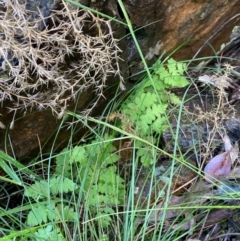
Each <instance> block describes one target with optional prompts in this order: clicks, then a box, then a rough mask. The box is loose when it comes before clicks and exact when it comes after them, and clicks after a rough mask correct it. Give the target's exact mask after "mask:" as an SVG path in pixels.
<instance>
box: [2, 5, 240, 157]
mask: <svg viewBox="0 0 240 241" xmlns="http://www.w3.org/2000/svg"><path fill="white" fill-rule="evenodd" d="M79 2H80V3H81V4H83V5H86V6H88V7H91V8H93V9H95V10H98V11H101V12H103V13H105V14H108V15H110V16H113V17H115V18H117V19H120V20H121V21H124V20H123V13H122V11H121V9H120V6H118V5H117V1H115V0H108V1H107V0H97V1H90V0H80V1H79ZM24 3H26V5H25V4H24ZM123 3H124V6H125V8H126V10H127V12H128V14H129V17H130V19H131V22H132V24H133V26H134V28H135V30H137V31H136V37H137V39H138V41H139V44H140V46H141V48H142V51H143V54H144V56H145V58H146V60H147V61H148V63H149V64H151V63H153V62H154V61H155V60H156V58H157V57H158V55H160V54H161V53H162V52H163V51H164V50H165V51H166V54H169V53H171V51H173V50H175V49H176V48H177V47H178V46H179V45H181V44H183V43H185V45H184V46H183V47H182V48H180V49H179V50H178V51H177V52H176V53H175V54H174V57H175V58H177V59H190V58H191V57H193V56H194V55H195V54H196V53H197V52H198V50H201V52H200V54H201V55H212V54H213V53H214V52H213V49H215V50H218V49H219V47H220V45H221V44H222V43H224V42H228V39H229V36H230V33H231V31H232V28H233V27H234V26H235V25H237V23H238V22H239V17H234V16H235V15H236V14H237V13H238V6H239V5H238V4H239V3H238V1H237V0H232V1H226V0H219V1H217V2H216V1H211V0H206V1H197V0H195V1H193V0H192V1H191V0H178V1H173V0H166V1H157V0H150V1H145V0H138V1H135V0H125V1H123ZM4 4H5V3H1V6H0V11H1V14H2V15H3V16H4V18H1V19H0V25H1V26H2V29H4V33H3V34H2V35H1V39H2V40H4V41H5V43H10V44H9V45H8V46H7V47H6V48H5V49H4V50H5V52H3V51H0V55H1V58H0V62H1V67H2V68H1V70H0V84H1V92H0V94H1V95H0V100H1V103H2V105H1V116H0V124H1V125H4V126H5V127H6V129H0V138H1V139H0V149H1V150H4V151H7V152H8V153H9V154H11V155H13V154H14V155H15V156H16V157H18V158H23V157H26V156H27V155H33V154H35V153H37V152H38V151H39V148H40V146H43V145H44V143H46V141H47V140H49V142H48V144H46V145H44V147H45V150H46V151H49V150H50V149H51V147H52V139H51V137H52V136H53V135H54V133H55V131H56V130H57V129H58V127H59V125H60V123H61V120H60V119H57V118H56V115H55V116H54V115H53V114H52V112H53V108H54V107H55V106H54V105H52V106H50V107H49V106H47V105H45V106H43V107H42V106H39V105H37V104H36V105H31V104H29V102H26V101H25V102H24V100H25V99H24V98H26V97H28V96H29V94H30V93H31V95H33V96H34V94H35V95H36V94H37V93H38V92H39V91H40V92H41V91H42V92H41V93H42V95H41V97H42V96H44V94H45V95H46V92H47V91H49V90H50V92H49V93H51V91H52V92H54V91H56V86H58V84H56V80H58V78H60V77H61V78H62V79H61V81H62V83H65V82H64V81H66V83H70V85H72V83H73V82H74V81H78V80H79V78H80V77H79V76H78V72H77V71H78V69H79V68H80V67H81V66H82V65H83V63H86V62H84V60H85V59H84V57H86V56H84V55H83V54H82V53H79V52H75V51H74V48H69V49H65V52H64V53H60V52H57V51H59V47H58V48H57V49H58V50H57V51H53V52H52V53H55V52H57V55H56V59H57V58H58V59H59V61H60V60H61V61H60V63H59V64H58V65H56V63H52V62H47V60H48V58H49V57H48V56H49V55H48V54H49V53H51V51H50V50H52V49H53V46H54V45H58V44H59V46H60V44H61V46H64V44H65V42H64V41H66V42H70V41H71V38H73V37H72V35H71V31H72V30H71V31H70V30H69V31H70V32H67V34H68V35H66V38H65V40H64V41H63V42H62V43H59V42H56V43H51V41H49V40H50V39H51V38H50V37H49V38H48V41H49V42H48V41H47V40H44V41H45V42H41V41H40V40H41V39H42V35H41V33H42V34H43V33H49V36H53V35H54V34H55V35H57V34H59V33H60V34H63V35H64V33H65V34H66V32H65V31H64V28H63V27H59V25H60V23H61V24H63V22H64V21H66V19H69V18H68V16H67V15H64V14H65V13H64V12H63V13H62V15H61V16H60V15H59V14H60V12H59V14H56V10H57V11H61V10H62V9H64V8H65V7H66V4H67V3H66V2H61V1H59V0H56V1H50V2H49V1H45V0H42V1H24V0H21V1H19V7H20V8H21V9H22V10H24V9H27V11H28V10H31V14H30V13H29V14H30V15H26V16H25V15H23V16H25V17H26V21H29V22H30V23H34V24H35V25H34V24H32V25H31V28H34V27H35V28H36V29H35V30H34V31H38V35H37V36H39V38H34V41H32V42H31V43H30V44H29V42H30V39H29V38H27V37H26V36H25V35H24V32H22V33H21V31H19V29H18V28H15V27H14V21H12V20H13V19H12V16H13V15H11V14H10V13H9V14H5V13H6V9H8V10H9V9H11V7H12V8H14V6H15V7H16V5H14V4H12V2H11V1H8V4H10V7H9V6H6V5H4ZM69 8H70V9H74V7H72V6H71V7H69ZM39 10H40V13H39V12H38V11H39ZM32 11H33V12H32ZM4 14H5V15H4ZM75 14H76V15H74V16H75V18H73V19H76V16H78V17H81V16H82V15H83V14H84V13H83V12H79V13H75ZM41 15H42V16H44V18H45V20H44V21H43V20H42V19H40V20H38V21H37V20H36V19H38V17H39V16H41ZM21 17H22V16H21ZM231 17H234V18H233V19H232V20H231V21H229V20H230V18H231ZM3 21H8V22H3ZM34 21H35V22H34ZM71 21H73V20H71ZM84 21H85V22H84V25H82V26H80V25H75V26H78V27H79V32H81V31H83V34H84V36H85V37H86V36H88V37H93V38H98V37H101V35H102V34H111V31H112V33H114V38H116V39H122V40H121V41H120V42H119V43H118V44H119V47H120V49H121V50H122V52H121V53H120V52H118V51H117V49H116V52H115V53H116V54H118V55H119V57H120V58H122V59H123V60H124V61H120V62H119V66H116V65H114V63H115V62H116V60H117V59H114V57H113V56H111V58H112V63H113V68H112V69H110V72H111V71H112V74H111V73H110V72H109V76H108V78H107V79H106V83H104V85H107V86H110V87H111V88H109V89H108V90H107V91H104V96H105V98H99V99H98V103H97V104H96V106H95V107H94V108H93V110H92V114H93V115H100V114H101V112H102V110H103V109H104V108H105V107H106V105H107V103H108V102H109V100H111V98H112V97H113V96H114V94H115V91H116V89H117V87H118V85H119V82H120V77H116V76H115V74H116V73H117V72H118V71H119V69H120V70H121V74H122V76H123V77H124V78H125V77H129V76H131V75H133V74H135V73H137V72H138V71H139V70H140V69H142V64H141V60H140V57H139V55H138V53H137V50H136V48H135V46H134V43H133V41H132V39H131V37H129V36H127V37H124V36H126V35H127V34H128V30H127V29H126V27H125V26H123V25H121V24H119V23H116V22H112V24H111V25H112V26H111V31H110V29H108V25H107V24H109V23H108V22H101V21H100V20H98V18H95V17H93V16H90V15H89V18H88V19H85V20H84ZM91 21H92V22H91ZM26 26H30V25H28V24H27V25H26ZM62 26H64V25H62ZM100 26H101V27H100ZM11 27H12V29H13V30H14V31H15V30H16V32H15V33H14V38H13V39H12V40H11V39H9V40H8V39H7V37H6V33H7V31H8V30H9V29H11ZM53 27H54V31H52V32H51V34H50V32H48V31H50V30H51V28H52V29H53ZM44 31H45V32H44ZM53 39H54V38H52V40H53ZM108 39H109V38H108ZM207 40H209V42H207V44H205V46H204V48H203V49H201V47H202V46H203V45H204V43H205V42H206V41H207ZM11 41H12V42H11ZM99 41H106V43H107V39H105V40H103V39H101V38H99ZM13 43H17V44H18V45H19V46H20V47H19V48H18V49H22V52H17V53H16V52H14V51H15V50H14V49H12V48H11V46H12V44H13ZM74 43H75V44H76V43H77V44H80V43H81V41H75V42H74V41H73V46H74ZM99 43H100V42H99ZM101 43H102V42H101ZM51 44H52V45H51ZM210 45H211V46H212V47H213V48H212V47H210ZM21 46H22V47H21ZM26 46H27V47H28V48H27V47H26ZM39 46H40V50H41V51H40V52H38V53H37V54H39V57H38V59H37V60H36V61H35V62H34V63H32V64H31V65H28V66H27V68H25V67H26V65H24V64H25V63H27V62H28V61H29V56H31V54H32V53H33V52H34V51H35V50H36V48H37V47H39ZM76 46H77V45H76ZM89 46H90V48H94V45H92V44H91V43H90V45H89ZM96 46H97V45H96ZM3 47H4V46H3V44H2V45H1V47H0V48H1V50H2V49H3ZM31 51H33V52H31ZM44 51H46V52H44ZM67 51H69V53H67ZM3 53H5V54H3ZM50 57H52V56H50ZM45 58H46V59H45ZM79 59H81V60H82V62H78V61H79ZM24 61H25V62H24ZM44 61H46V63H47V64H45V62H44ZM53 62H54V61H53ZM55 62H56V61H55ZM88 63H89V64H90V65H91V59H89V60H88ZM35 64H36V66H41V67H42V68H43V69H44V68H47V69H45V70H46V71H49V72H44V73H45V75H43V74H42V72H36V66H35ZM90 65H89V66H90ZM19 66H20V67H21V68H20V70H19V72H18V74H19V75H20V76H21V74H22V73H23V72H24V73H25V74H26V75H27V76H25V77H26V78H25V79H26V80H25V79H24V84H25V85H26V84H29V83H30V84H31V88H32V89H30V90H27V91H25V92H24V91H22V89H21V90H18V89H17V88H19V86H21V83H20V82H19V79H18V80H16V75H15V74H16V72H14V71H16V68H17V67H19ZM46 66H47V67H46ZM96 66H106V63H105V62H102V58H101V57H99V61H98V63H97V64H96V65H95V66H94V67H93V68H92V69H91V68H90V67H89V68H90V71H88V74H89V75H88V76H87V77H88V78H87V80H86V79H84V80H81V81H79V85H78V86H77V88H73V89H67V87H66V86H67V85H66V86H64V87H63V89H64V88H65V89H64V90H66V92H60V94H59V96H66V95H68V96H69V95H70V96H71V95H72V97H69V98H67V101H66V102H61V100H62V99H57V100H56V105H58V104H63V103H64V106H63V107H64V108H63V110H65V109H69V110H74V109H75V108H76V110H77V111H78V112H81V111H83V110H85V109H86V108H87V107H88V106H89V104H90V103H91V101H93V100H94V98H95V97H96V94H95V93H96V92H93V89H94V88H95V87H96V85H95V86H88V88H85V89H82V90H81V91H79V92H77V90H78V88H81V84H83V83H84V81H88V80H89V79H91V78H92V77H93V76H94V77H95V79H97V78H98V77H99V76H103V75H102V74H103V73H104V71H106V69H104V68H102V71H103V72H102V73H101V71H100V72H98V73H94V71H95V69H96ZM118 68H119V69H118ZM56 69H61V71H63V72H64V71H65V72H64V73H63V72H62V73H63V74H61V75H58V76H57V77H56V76H55V77H54V78H53V79H52V80H49V79H48V75H47V73H52V71H55V70H56ZM25 71H26V72H25ZM67 71H68V74H66V73H67ZM9 74H10V77H12V78H9ZM59 76H60V77H59ZM18 77H19V76H18ZM40 78H42V79H41V81H43V82H44V83H45V84H44V88H43V87H40V86H39V85H37V86H36V88H34V84H36V82H37V81H39V79H40ZM138 78H139V77H130V78H128V80H130V81H128V82H126V83H125V86H126V89H128V88H130V87H131V86H132V84H131V81H132V82H134V81H135V80H137V79H138ZM6 79H7V81H6ZM69 79H70V81H69ZM95 79H94V80H95ZM61 81H59V83H60V82H61ZM67 81H69V82H67ZM71 81H72V82H71ZM5 83H7V85H9V86H10V85H11V86H12V89H8V90H9V91H8V92H6V93H5V92H4V91H3V88H4V84H5ZM74 83H75V82H74ZM25 85H23V86H25ZM76 89H77V90H76ZM10 90H11V91H13V92H11V91H10ZM95 90H96V89H95ZM14 91H15V92H14ZM71 91H72V92H71ZM10 92H11V93H13V94H12V95H11V94H9V93H10ZM22 92H24V93H22ZM18 94H19V95H20V94H23V97H21V98H20V99H19V98H18ZM6 96H8V98H6ZM16 96H17V97H16ZM46 96H49V95H46ZM74 97H75V98H74ZM4 98H5V99H4ZM38 98H39V96H38ZM46 99H47V98H46V97H44V98H43V97H42V99H41V100H42V101H43V103H45V102H44V101H45V100H46ZM36 101H39V99H36ZM51 101H53V99H51ZM54 101H55V100H54ZM14 103H15V104H14ZM16 103H17V107H19V106H21V105H22V106H23V107H24V105H25V106H26V107H27V111H26V110H24V108H20V109H22V111H17V112H10V113H9V108H10V109H11V108H13V107H15V108H16ZM51 103H53V102H51ZM61 108H62V106H61ZM39 109H41V110H40V111H39ZM25 111H26V114H25V115H24V112H25ZM55 114H56V113H55ZM58 114H59V113H58ZM12 120H14V125H11V124H12V123H13V122H12ZM10 127H11V128H10ZM79 129H80V130H79V132H78V137H77V138H78V139H80V138H81V136H82V135H83V134H84V133H85V131H86V130H85V129H81V126H79ZM69 135H70V133H69V131H67V130H66V129H64V128H62V130H61V132H60V133H59V134H58V138H57V140H56V141H55V143H56V148H57V147H58V148H61V147H63V146H64V142H66V141H67V140H68V137H69Z"/></svg>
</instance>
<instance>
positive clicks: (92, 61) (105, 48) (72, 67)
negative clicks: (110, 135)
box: [0, 1, 123, 118]
mask: <svg viewBox="0 0 240 241" xmlns="http://www.w3.org/2000/svg"><path fill="white" fill-rule="evenodd" d="M0 11H1V12H0V29H1V35H0V58H1V60H2V61H1V64H2V65H1V66H0V102H1V103H3V102H4V101H6V100H10V101H11V102H12V103H14V106H13V107H12V108H11V110H12V111H17V110H27V109H28V110H29V109H30V110H31V109H32V108H37V109H39V110H42V109H46V108H50V109H51V110H52V112H53V113H54V114H56V115H57V116H58V117H59V118H61V117H62V115H63V114H64V112H65V110H66V108H67V105H68V102H69V100H75V99H76V96H77V95H78V94H79V93H81V92H83V91H86V90H87V89H88V88H90V87H91V88H93V89H94V90H95V92H96V95H97V97H98V99H99V98H100V97H101V96H102V95H103V90H104V87H105V86H106V80H107V78H108V76H110V75H117V76H118V78H119V79H120V82H121V84H122V82H123V79H122V77H121V74H120V70H119V66H118V62H119V57H118V54H119V52H120V49H119V48H118V46H117V41H116V40H115V39H114V37H113V32H112V29H111V24H110V22H109V21H107V20H104V19H100V18H98V17H96V16H94V15H93V14H92V13H90V12H87V11H84V10H79V9H77V8H75V7H72V6H70V5H69V4H67V3H64V2H63V3H62V9H61V10H56V11H54V12H52V13H51V15H50V16H49V17H48V19H44V18H43V17H39V18H35V19H34V18H30V17H29V16H30V15H31V12H30V11H28V10H26V8H25V5H24V4H21V3H20V2H19V1H1V3H0ZM46 20H47V21H48V23H50V24H48V25H45V28H44V29H41V30H39V26H40V24H42V23H43V22H45V23H46ZM86 29H87V30H88V32H90V31H91V35H90V34H86V33H85V32H86V31H85V30H86ZM89 30H90V31H89ZM67 59H68V60H67ZM73 59H74V60H73ZM66 66H67V68H66ZM96 103H97V102H96ZM92 108H93V106H92V107H91V109H92ZM89 111H91V110H88V112H89Z"/></svg>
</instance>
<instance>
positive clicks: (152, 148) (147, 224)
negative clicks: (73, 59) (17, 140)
mask: <svg viewBox="0 0 240 241" xmlns="http://www.w3.org/2000/svg"><path fill="white" fill-rule="evenodd" d="M66 2H71V3H73V4H74V5H76V6H80V7H82V8H85V7H84V6H83V5H81V4H78V3H77V2H73V1H70V0H66ZM92 2H95V1H92ZM118 2H119V6H120V7H121V9H122V12H123V14H124V16H125V18H126V22H127V24H126V23H123V22H121V21H117V20H116V21H117V22H118V23H121V24H124V25H125V26H128V27H129V30H130V33H131V35H132V38H133V39H134V41H135V44H136V46H137V48H138V51H139V55H140V56H141V58H142V62H143V64H144V67H145V71H146V75H145V77H144V78H143V79H142V80H141V81H139V83H138V84H137V85H136V87H135V88H134V89H133V90H132V91H131V93H130V94H129V96H128V97H126V98H125V99H121V100H120V102H119V103H117V104H116V105H112V108H110V110H109V109H107V110H105V112H104V113H107V114H106V116H104V118H102V117H101V118H93V117H90V116H87V117H86V116H83V115H81V114H77V113H73V112H69V111H67V112H65V114H64V118H63V124H64V125H67V124H68V123H67V121H69V120H70V119H71V118H73V122H72V123H70V125H69V128H71V130H72V136H71V137H70V141H69V145H68V146H67V147H66V148H64V149H63V150H62V151H61V152H60V153H53V152H50V153H47V155H42V153H41V155H39V156H41V157H36V159H34V160H33V161H32V163H29V164H28V165H27V166H25V165H22V164H21V163H20V162H19V161H17V160H15V159H14V158H12V157H10V156H8V155H7V154H5V153H3V152H0V166H1V168H3V169H4V171H5V173H6V176H5V177H0V179H1V180H2V182H4V183H5V184H6V183H7V184H8V185H10V186H11V185H14V186H16V189H17V191H15V192H14V193H13V194H10V193H8V192H9V191H8V190H7V187H6V190H5V186H4V185H3V186H2V189H1V191H2V193H6V196H7V198H9V199H8V200H5V199H4V205H3V207H1V209H0V210H1V213H0V226H1V230H0V241H3V240H5V241H18V240H19V241H20V240H21V241H25V240H26V241H40V240H41V241H42V240H46V241H56V240H58V241H85V240H104V241H107V240H109V241H110V240H125V241H129V240H142V241H147V240H181V238H185V237H187V235H188V234H190V233H191V232H192V230H193V229H194V228H196V227H197V225H195V226H194V225H192V226H189V227H188V228H187V229H184V225H185V224H186V220H187V221H189V222H192V220H193V215H194V211H195V210H196V209H199V207H201V208H205V209H207V208H208V205H209V203H207V204H206V205H205V206H201V204H200V201H199V200H201V198H202V196H201V194H199V195H198V196H197V195H196V196H194V200H193V199H187V200H181V203H180V202H179V203H177V201H176V203H177V205H178V208H177V212H175V213H174V215H173V210H171V207H169V205H168V204H169V202H170V201H171V202H172V201H173V200H174V201H175V199H178V197H175V199H174V197H173V196H171V183H172V181H173V175H174V173H175V172H176V168H175V164H176V163H178V164H179V163H183V165H188V166H191V165H190V164H186V163H185V161H184V157H183V156H181V155H180V156H177V155H175V154H176V153H174V154H170V153H167V152H166V151H164V150H161V148H160V147H159V146H160V137H161V134H162V133H163V132H164V131H165V130H166V128H168V127H170V125H169V121H170V120H169V112H170V111H171V109H172V108H174V107H176V106H180V107H181V106H182V100H181V99H180V98H179V97H178V96H177V95H175V94H174V91H173V89H176V88H184V87H187V86H188V85H190V81H188V80H187V78H186V77H185V73H186V71H187V65H186V63H183V62H177V61H175V60H174V59H172V58H170V57H168V58H166V59H165V60H162V59H159V60H158V61H157V62H156V63H155V64H154V65H153V66H151V67H148V66H147V64H146V62H145V60H144V57H143V54H142V52H141V49H140V48H139V46H138V43H137V40H136V37H135V34H134V30H133V27H132V25H131V22H130V20H129V19H128V16H127V13H126V11H125V9H124V5H123V3H122V1H121V0H118ZM85 10H86V11H92V10H91V9H89V8H85ZM92 12H94V14H96V10H93V11H92ZM91 14H92V13H91ZM99 16H103V14H101V13H99ZM91 17H92V18H94V15H91ZM104 17H107V16H105V15H104ZM109 18H110V19H111V20H113V21H115V20H114V19H113V18H111V17H109ZM105 23H106V22H105V20H103V21H102V24H105ZM85 40H86V42H89V41H90V40H89V39H88V38H87V39H85ZM103 42H104V41H103ZM103 42H102V43H103ZM112 43H113V44H114V47H113V53H114V54H115V53H118V51H119V50H118V49H117V48H116V49H115V47H116V46H115V43H116V42H115V40H114V42H112ZM106 48H107V47H106ZM111 53H112V52H111ZM102 54H103V56H104V57H106V59H107V60H108V64H109V65H108V68H107V71H109V73H110V72H111V71H112V64H111V63H112V61H113V60H114V61H118V60H119V58H118V57H113V55H111V56H110V57H109V56H107V55H104V52H103V53H102ZM85 68H88V67H87V66H85ZM81 74H83V73H81ZM119 74H120V73H119ZM102 76H105V75H104V74H103V75H102ZM106 76H107V73H106ZM83 77H84V78H85V77H88V76H85V75H83ZM89 79H90V80H91V77H89ZM89 79H88V80H87V81H89ZM52 81H53V83H54V84H56V83H55V80H54V79H53V80H52ZM69 81H70V80H69ZM120 81H121V82H120V89H121V86H122V85H123V82H122V80H121V78H120ZM78 84H79V85H80V83H78ZM104 84H105V79H103V83H100V82H97V83H94V86H95V87H96V89H97V90H98V91H99V92H97V93H98V94H99V96H100V95H101V94H102V91H103V88H102V86H103V85H104ZM70 85H71V83H70ZM65 90H67V89H64V91H65ZM64 93H65V92H64ZM74 93H75V95H76V96H77V94H78V93H77V91H76V92H74ZM116 95H117V93H116ZM61 96H63V95H59V97H61ZM20 97H21V96H20ZM20 97H19V98H20ZM64 103H65V102H64ZM28 104H30V105H31V103H28ZM44 104H46V103H44ZM65 104H66V103H65ZM53 107H55V105H53V106H50V107H49V108H53ZM65 107H66V106H63V107H61V106H60V107H59V108H60V109H61V110H62V108H64V109H65ZM181 110H182V109H181V108H179V116H181V114H182V113H181ZM53 112H56V113H57V114H59V109H57V110H55V109H54V108H53ZM61 113H62V112H61ZM69 117H71V118H69ZM75 122H82V124H83V125H84V128H85V129H88V132H87V133H88V134H87V135H86V136H85V139H83V138H82V139H81V140H79V142H80V144H79V143H78V144H77V145H73V144H72V143H73V139H72V137H73V136H74V131H75ZM89 123H91V125H90V124H89ZM60 128H61V127H60ZM178 128H179V126H178ZM176 135H177V134H176ZM126 153H127V154H126ZM160 155H165V156H167V157H168V158H169V159H171V160H172V162H171V165H170V166H169V167H167V168H166V169H164V170H163V175H162V176H161V178H157V176H156V173H157V172H159V170H157V167H156V163H157V161H158V159H159V156H160ZM45 156H47V157H46V158H44V157H45ZM178 168H180V169H181V166H180V167H179V166H178ZM191 168H192V167H191ZM193 169H194V168H193ZM142 170H145V171H146V172H145V173H146V174H145V178H144V179H141V178H140V177H139V176H140V175H139V173H140V172H141V171H142ZM194 170H195V171H198V170H197V168H195V169H194ZM167 174H169V175H167ZM158 177H159V176H158ZM158 179H159V180H158ZM160 179H161V180H160ZM160 181H162V182H163V183H164V185H162V183H161V184H160ZM139 183H140V184H139ZM160 185H162V186H161V187H160V188H158V186H160ZM138 187H139V190H137V188H138ZM146 189H147V190H146ZM159 189H160V190H159ZM146 192H147V194H146ZM16 193H17V195H18V196H17V197H18V198H19V199H20V200H19V203H18V204H17V205H15V206H14V207H10V206H8V202H9V200H12V199H13V198H14V197H15V196H14V195H16ZM152 193H154V195H155V196H154V198H152V196H151V194H152ZM163 197H164V198H165V201H166V202H165V204H164V205H162V206H161V205H160V204H161V203H162V199H163ZM0 198H1V196H0ZM217 198H218V197H217V196H216V199H217ZM152 199H154V200H152ZM198 201H199V202H198ZM232 208H234V206H232ZM169 210H170V211H169ZM186 210H187V211H189V212H187V214H186ZM171 211H172V212H171ZM159 213H161V215H160V214H159ZM170 214H171V215H172V216H171V218H172V219H175V220H174V221H173V222H172V223H171V224H168V225H169V226H166V219H167V217H168V216H169V215H170ZM183 217H185V218H186V220H184V218H183ZM179 220H180V221H179Z"/></svg>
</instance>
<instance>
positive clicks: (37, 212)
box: [27, 205, 48, 226]
mask: <svg viewBox="0 0 240 241" xmlns="http://www.w3.org/2000/svg"><path fill="white" fill-rule="evenodd" d="M47 220H48V219H47V212H46V209H45V206H41V205H38V206H37V207H36V206H32V210H31V211H30V212H29V214H28V216H27V225H29V226H37V225H41V224H42V223H47Z"/></svg>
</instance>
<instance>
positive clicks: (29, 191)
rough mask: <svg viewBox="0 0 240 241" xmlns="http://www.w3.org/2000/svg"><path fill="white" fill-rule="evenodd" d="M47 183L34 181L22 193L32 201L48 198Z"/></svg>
mask: <svg viewBox="0 0 240 241" xmlns="http://www.w3.org/2000/svg"><path fill="white" fill-rule="evenodd" d="M48 193H49V192H48V183H47V181H45V180H41V181H36V182H35V183H34V184H32V185H31V186H30V187H26V188H25V191H24V196H25V197H31V198H33V199H34V200H41V199H44V198H46V197H47V196H48Z"/></svg>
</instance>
